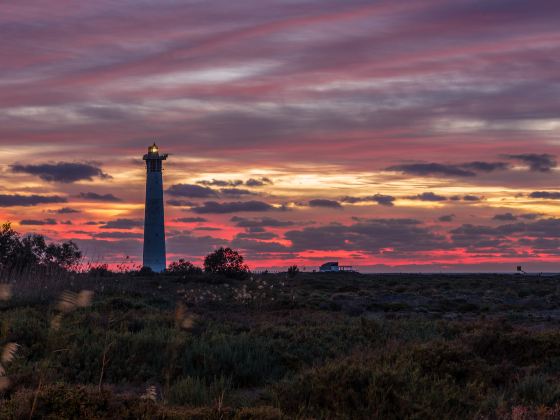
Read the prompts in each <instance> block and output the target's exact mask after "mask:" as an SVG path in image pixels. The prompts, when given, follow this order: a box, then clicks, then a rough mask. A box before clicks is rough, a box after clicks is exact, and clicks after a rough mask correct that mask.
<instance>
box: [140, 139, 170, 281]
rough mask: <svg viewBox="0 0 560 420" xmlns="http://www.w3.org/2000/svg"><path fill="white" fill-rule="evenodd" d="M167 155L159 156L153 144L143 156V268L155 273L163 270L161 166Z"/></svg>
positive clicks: (163, 233)
mask: <svg viewBox="0 0 560 420" xmlns="http://www.w3.org/2000/svg"><path fill="white" fill-rule="evenodd" d="M166 159H167V155H160V154H159V149H158V147H157V146H156V144H155V143H154V144H153V145H152V146H150V147H148V153H146V154H145V155H144V160H145V161H146V172H147V173H146V207H145V215H144V262H143V266H144V267H149V268H151V269H152V270H153V271H155V272H156V273H161V272H162V271H164V270H165V267H166V260H165V224H164V212H163V179H162V173H161V171H162V166H163V161H164V160H166Z"/></svg>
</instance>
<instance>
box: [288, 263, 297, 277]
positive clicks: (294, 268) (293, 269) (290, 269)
mask: <svg viewBox="0 0 560 420" xmlns="http://www.w3.org/2000/svg"><path fill="white" fill-rule="evenodd" d="M298 273H299V268H298V266H297V265H291V266H290V267H288V277H290V278H294V277H295V276H297V275H298Z"/></svg>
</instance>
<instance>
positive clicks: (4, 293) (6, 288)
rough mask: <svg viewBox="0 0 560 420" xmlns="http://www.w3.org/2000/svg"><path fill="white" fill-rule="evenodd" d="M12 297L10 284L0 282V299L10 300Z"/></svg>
mask: <svg viewBox="0 0 560 420" xmlns="http://www.w3.org/2000/svg"><path fill="white" fill-rule="evenodd" d="M11 297H12V286H11V285H10V284H0V300H10V298H11Z"/></svg>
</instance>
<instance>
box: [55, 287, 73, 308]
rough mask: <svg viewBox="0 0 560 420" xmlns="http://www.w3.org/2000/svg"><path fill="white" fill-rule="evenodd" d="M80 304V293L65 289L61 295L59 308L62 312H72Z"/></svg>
mask: <svg viewBox="0 0 560 420" xmlns="http://www.w3.org/2000/svg"><path fill="white" fill-rule="evenodd" d="M77 306H78V294H77V293H74V292H70V291H68V290H65V291H64V292H62V295H60V299H59V300H58V305H57V308H58V310H59V311H61V312H71V311H73V310H74V309H76V307H77Z"/></svg>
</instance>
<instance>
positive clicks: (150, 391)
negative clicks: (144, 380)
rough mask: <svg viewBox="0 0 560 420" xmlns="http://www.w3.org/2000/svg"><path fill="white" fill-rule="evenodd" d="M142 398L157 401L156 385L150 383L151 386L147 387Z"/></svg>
mask: <svg viewBox="0 0 560 420" xmlns="http://www.w3.org/2000/svg"><path fill="white" fill-rule="evenodd" d="M140 398H142V399H144V400H151V401H156V400H157V390H156V387H155V386H154V385H150V386H149V387H147V388H146V392H145V393H144V394H143V395H142V396H141V397H140Z"/></svg>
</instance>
